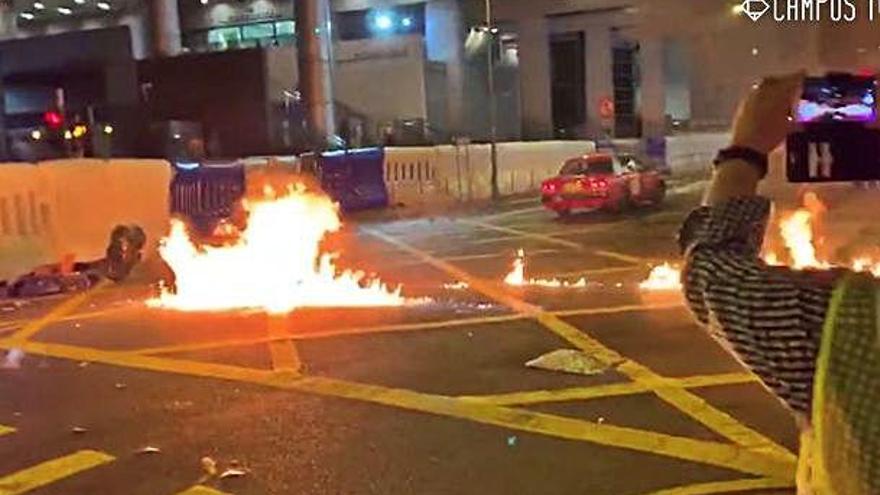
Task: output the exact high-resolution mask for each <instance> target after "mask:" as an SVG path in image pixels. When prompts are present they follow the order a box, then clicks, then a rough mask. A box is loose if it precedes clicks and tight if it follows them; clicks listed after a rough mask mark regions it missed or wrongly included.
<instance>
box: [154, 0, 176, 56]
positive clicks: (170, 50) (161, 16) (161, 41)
mask: <svg viewBox="0 0 880 495" xmlns="http://www.w3.org/2000/svg"><path fill="white" fill-rule="evenodd" d="M149 3H150V28H151V34H152V38H153V53H154V54H155V55H156V56H159V57H173V56H175V55H177V54H179V53H180V47H181V44H180V13H179V12H178V10H177V0H150V2H149Z"/></svg>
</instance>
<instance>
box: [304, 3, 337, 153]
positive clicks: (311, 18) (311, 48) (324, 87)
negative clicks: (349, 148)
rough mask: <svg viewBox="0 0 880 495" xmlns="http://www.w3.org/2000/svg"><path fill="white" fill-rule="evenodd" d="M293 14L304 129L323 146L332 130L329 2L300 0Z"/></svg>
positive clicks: (330, 135) (334, 118)
mask: <svg viewBox="0 0 880 495" xmlns="http://www.w3.org/2000/svg"><path fill="white" fill-rule="evenodd" d="M295 14H296V35H297V38H296V39H297V54H298V58H299V88H300V91H301V92H302V95H303V99H304V100H305V102H306V107H307V108H308V116H307V122H308V130H309V134H310V135H311V137H312V138H313V139H314V140H316V143H315V144H316V145H318V146H320V147H326V146H327V145H328V144H330V139H331V138H332V137H333V136H335V134H336V116H335V114H334V109H333V79H332V76H331V71H332V67H333V58H332V57H333V45H332V39H333V38H332V33H331V31H330V29H331V24H330V2H329V0H300V1H298V2H297V3H296V12H295Z"/></svg>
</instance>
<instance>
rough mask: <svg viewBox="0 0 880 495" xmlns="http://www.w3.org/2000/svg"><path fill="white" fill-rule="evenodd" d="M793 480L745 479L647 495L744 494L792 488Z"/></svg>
mask: <svg viewBox="0 0 880 495" xmlns="http://www.w3.org/2000/svg"><path fill="white" fill-rule="evenodd" d="M794 486H795V483H794V480H793V479H791V480H779V479H773V478H758V479H745V480H735V481H716V482H713V483H700V484H697V485H689V486H681V487H678V488H670V489H668V490H660V491H659V492H651V493H650V494H649V495H711V494H714V493H730V492H746V491H751V490H768V489H773V488H793V487H794Z"/></svg>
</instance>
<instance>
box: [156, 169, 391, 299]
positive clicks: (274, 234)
mask: <svg viewBox="0 0 880 495" xmlns="http://www.w3.org/2000/svg"><path fill="white" fill-rule="evenodd" d="M243 206H244V207H245V210H246V211H247V213H248V215H247V227H246V228H245V229H244V230H243V231H241V232H238V231H237V229H234V227H233V229H234V230H235V234H236V235H235V236H234V238H233V240H232V241H230V242H228V243H227V244H226V245H223V246H219V247H218V246H209V245H198V244H196V243H195V242H193V240H192V238H191V236H190V234H189V232H188V231H187V228H186V225H185V224H184V223H183V222H181V221H180V220H172V223H171V232H170V234H169V235H168V237H166V238H165V239H164V240H163V241H162V243H161V245H160V248H159V253H160V254H161V256H162V258H163V259H164V260H165V261H166V262H167V263H168V265H169V266H170V267H171V269H172V270H173V271H174V275H175V284H174V285H175V287H174V289H173V290H172V289H170V288H168V287H162V288H161V293H160V295H159V297H157V298H156V299H153V300H152V301H150V305H152V306H160V307H166V308H174V309H179V310H187V311H213V310H227V309H241V308H258V309H264V310H266V311H268V312H271V313H284V312H289V311H292V310H294V309H296V308H300V307H354V306H399V305H402V304H404V303H405V302H406V301H405V299H404V298H403V297H402V296H401V293H400V287H398V288H397V289H396V290H390V289H389V288H388V287H386V286H385V284H383V283H382V282H381V281H380V280H378V279H373V278H369V277H367V276H366V275H365V274H364V273H363V272H359V271H349V270H345V271H341V272H340V271H339V270H338V269H337V267H336V266H335V260H336V257H337V256H336V255H335V254H329V253H322V252H321V247H320V244H321V241H322V239H323V238H324V236H325V235H326V234H328V233H330V232H335V231H337V230H339V228H340V227H341V222H340V219H339V214H338V212H337V208H336V205H335V204H334V203H333V202H332V200H331V199H330V198H329V197H327V196H326V195H324V194H319V193H314V192H310V191H307V190H306V189H305V187H304V186H302V185H296V186H290V187H288V188H287V190H286V191H284V192H283V193H281V194H276V193H275V191H274V190H273V189H271V188H269V187H267V188H266V189H265V191H264V196H263V197H261V198H258V199H256V200H253V201H245V202H244V203H243ZM224 233H226V234H229V233H230V227H229V226H226V228H225V229H224Z"/></svg>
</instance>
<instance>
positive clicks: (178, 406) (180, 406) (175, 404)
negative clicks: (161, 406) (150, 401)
mask: <svg viewBox="0 0 880 495" xmlns="http://www.w3.org/2000/svg"><path fill="white" fill-rule="evenodd" d="M192 406H193V403H192V401H189V400H175V401H172V402H170V403H168V404H166V405H165V408H166V409H168V410H171V411H183V410H184V409H189V408H191V407H192Z"/></svg>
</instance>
